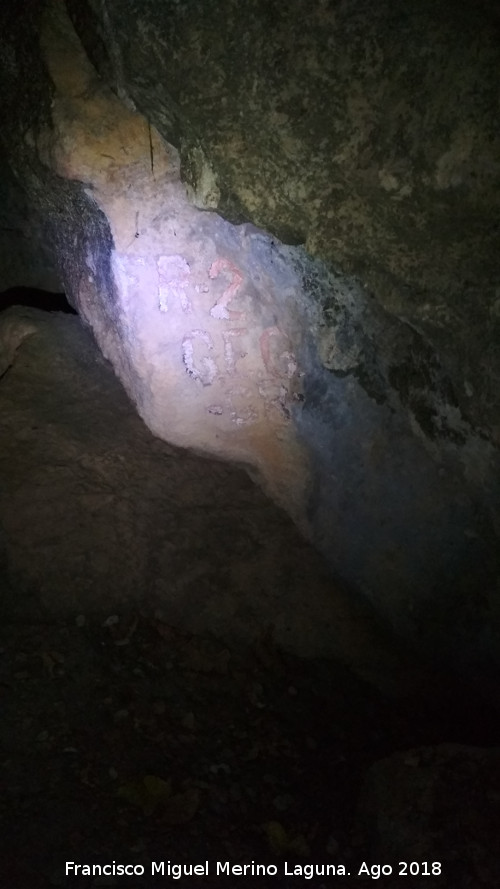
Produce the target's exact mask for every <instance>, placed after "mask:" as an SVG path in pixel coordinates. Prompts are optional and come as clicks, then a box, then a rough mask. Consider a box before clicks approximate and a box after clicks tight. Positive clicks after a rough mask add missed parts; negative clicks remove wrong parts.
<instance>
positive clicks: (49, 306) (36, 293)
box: [0, 287, 78, 315]
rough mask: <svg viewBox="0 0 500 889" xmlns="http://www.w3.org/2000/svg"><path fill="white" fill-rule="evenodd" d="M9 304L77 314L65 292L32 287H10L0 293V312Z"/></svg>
mask: <svg viewBox="0 0 500 889" xmlns="http://www.w3.org/2000/svg"><path fill="white" fill-rule="evenodd" d="M10 306H29V307H30V308H32V309H42V310H43V311H44V312H64V313H65V314H66V315H77V314H78V312H76V311H75V309H74V308H73V306H71V305H70V304H69V302H68V300H67V299H66V294H65V293H52V292H50V291H48V290H36V289H34V288H32V287H11V288H9V290H4V291H3V292H2V293H0V312H3V311H4V309H8V308H9V307H10Z"/></svg>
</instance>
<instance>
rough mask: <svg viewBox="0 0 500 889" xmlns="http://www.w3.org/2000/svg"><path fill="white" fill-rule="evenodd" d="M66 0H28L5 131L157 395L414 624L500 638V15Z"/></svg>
mask: <svg viewBox="0 0 500 889" xmlns="http://www.w3.org/2000/svg"><path fill="white" fill-rule="evenodd" d="M67 11H68V13H69V15H70V17H71V20H72V22H73V26H74V28H75V29H76V31H74V30H73V27H72V25H71V22H70V18H69V17H68V15H67V14H66V12H65V7H64V5H63V4H55V3H54V4H53V3H48V4H45V3H42V2H33V3H31V4H29V5H28V6H27V8H26V14H25V16H24V17H19V16H16V15H15V14H13V13H12V11H11V13H9V11H8V10H5V9H3V10H2V36H1V37H0V62H1V66H2V78H3V80H4V84H5V86H6V89H5V90H4V93H3V100H2V101H3V109H2V113H3V120H4V122H5V125H4V128H3V130H2V143H3V151H4V153H5V156H6V158H7V160H8V167H9V172H8V177H9V179H10V180H13V181H15V183H16V186H15V188H16V189H19V190H21V192H22V194H23V195H24V200H25V203H26V206H27V207H29V208H30V211H29V212H30V214H31V215H32V217H33V219H36V220H38V221H37V230H38V231H43V240H42V244H43V251H44V255H45V256H46V257H47V269H48V268H49V267H53V268H55V269H56V275H57V278H58V280H60V281H61V283H62V284H63V286H64V289H65V291H66V293H67V294H68V298H69V299H70V301H71V303H72V304H73V305H74V306H75V307H76V308H78V310H79V312H80V315H81V317H82V318H83V319H84V321H85V322H86V323H87V324H88V325H89V326H90V327H91V328H92V330H93V331H94V335H95V337H96V339H97V342H98V344H99V346H100V348H101V351H102V352H103V354H104V355H105V356H106V357H107V358H109V360H110V361H111V362H112V364H113V367H114V369H115V371H116V373H117V374H118V376H119V377H120V379H121V380H122V382H123V384H124V386H125V388H126V389H127V391H128V393H129V395H130V397H131V398H132V400H133V401H134V402H135V404H136V406H137V408H138V410H139V413H140V414H141V416H142V417H143V418H144V420H145V421H146V423H147V424H148V425H149V427H150V428H151V429H152V430H153V431H154V432H155V433H156V434H157V435H159V436H160V437H162V438H164V439H166V440H168V441H170V442H173V443H176V444H181V445H183V446H185V447H189V448H191V449H194V450H197V451H199V452H201V453H210V454H212V455H215V456H218V457H221V458H223V459H230V460H232V461H236V462H239V463H241V464H242V465H245V466H246V467H247V468H248V470H249V471H250V472H251V473H252V474H253V475H254V477H256V478H258V480H259V481H260V483H261V484H262V485H263V486H264V487H265V489H266V490H267V491H268V492H269V493H270V494H271V496H272V497H273V498H274V499H275V500H277V501H278V502H279V503H280V504H281V505H282V506H284V507H285V508H286V509H287V511H288V512H290V514H292V516H293V517H294V519H295V521H296V522H297V524H298V525H299V526H300V527H301V528H302V530H303V531H304V533H305V534H306V535H308V536H309V537H310V538H311V539H312V540H313V541H314V542H315V543H316V545H317V546H318V548H319V549H320V550H321V551H322V552H323V553H324V554H325V555H326V556H327V558H328V559H329V560H330V563H331V565H332V568H333V570H334V571H335V572H336V573H337V574H339V575H340V576H341V577H342V578H343V579H344V580H345V581H346V582H347V583H348V584H349V585H351V586H352V588H353V589H356V590H361V591H362V592H363V594H364V595H365V596H366V597H368V598H369V599H370V600H371V601H372V602H373V603H374V604H375V606H376V608H377V610H378V611H379V612H382V613H383V615H384V617H385V618H386V619H387V620H388V621H389V622H390V623H391V624H392V625H393V626H394V627H396V628H397V629H398V631H399V632H402V633H404V634H406V635H407V636H408V638H411V639H412V640H413V641H414V642H417V643H418V644H423V645H424V646H425V647H426V648H427V650H429V651H433V652H435V653H436V652H439V653H440V656H442V657H443V658H446V659H449V658H451V659H452V660H453V661H454V662H455V663H465V664H466V665H467V667H468V668H473V667H474V666H477V665H478V664H480V663H482V662H483V660H486V661H488V662H489V661H490V660H491V659H496V657H497V655H496V650H497V648H496V646H497V642H498V630H499V626H498V618H499V613H498V573H499V570H498V557H497V549H498V529H499V521H498V503H499V496H498V495H499V486H498V440H499V428H500V426H499V419H498V391H499V390H498V387H497V386H496V385H495V383H496V381H497V379H498V376H497V374H498V346H497V341H498V326H499V321H500V313H499V312H498V305H497V304H498V291H497V290H496V289H495V288H496V287H498V265H499V264H498V259H497V253H496V251H495V247H496V238H497V224H498V196H499V190H498V163H497V159H496V158H497V155H498V152H497V148H498V134H497V132H496V129H495V127H496V124H495V118H494V115H493V103H494V89H495V86H494V84H495V82H496V81H495V71H496V66H497V62H498V57H497V48H496V45H495V43H494V40H493V39H492V33H493V31H492V30H491V29H493V26H494V22H493V21H490V19H489V18H488V15H487V14H485V16H483V17H481V16H478V15H477V14H476V13H474V12H470V13H462V12H460V14H459V15H458V16H457V17H456V19H454V20H450V14H449V12H447V9H446V7H445V6H444V5H442V4H441V5H439V4H437V5H436V4H433V5H432V6H431V4H426V3H422V4H420V5H419V7H418V10H415V11H414V12H413V13H411V14H410V13H409V12H408V11H398V12H395V11H394V10H393V9H392V7H391V6H390V5H389V4H378V5H377V7H376V9H374V8H373V7H372V6H371V5H368V4H355V5H351V6H349V5H348V4H344V3H339V4H328V3H325V2H319V0H318V2H317V3H315V4H312V5H311V4H307V8H306V5H304V4H302V3H300V2H296V3H294V4H291V5H289V6H287V7H281V6H280V5H279V4H277V3H274V2H272V3H252V4H246V5H245V6H244V7H243V8H242V7H241V5H239V6H237V5H236V4H235V3H233V2H232V0H225V2H224V3H218V4H217V6H216V7H214V5H213V4H212V3H195V4H193V3H191V4H189V5H187V4H183V3H174V2H163V3H159V2H148V3H141V4H140V5H138V4H136V3H134V2H132V0H120V2H115V3H113V4H112V5H111V4H110V5H108V4H104V3H100V2H91V0H88V2H83V3H80V2H79V3H76V2H72V0H69V2H68V3H67ZM485 13H487V9H486V8H485ZM468 15H470V16H471V19H470V21H469V22H468V20H467V16H468ZM463 16H465V18H462V17H463ZM465 25H468V26H467V27H465ZM396 38H397V39H396ZM80 41H81V42H80ZM82 47H83V48H82ZM84 50H85V51H84ZM89 60H90V61H89ZM94 66H95V67H94ZM26 70H29V71H30V72H32V74H33V76H32V77H30V78H29V80H26V79H25V78H24V75H23V72H24V71H26ZM20 83H22V84H23V90H22V96H21V97H19V84H20ZM495 152H496V154H495ZM4 182H5V183H6V184H5V186H4V190H5V191H6V193H8V194H9V195H12V194H14V191H13V190H12V189H11V188H10V186H9V185H8V178H7V175H6V176H4ZM12 203H13V201H12V200H11V204H12ZM14 203H15V201H14ZM257 226H258V227H257ZM35 247H36V245H35V239H34V240H33V255H35V254H36V255H37V256H38V255H39V254H38V248H37V249H35ZM5 265H6V260H4V262H3V264H2V265H1V269H2V275H3V274H4V271H3V269H4V267H5ZM5 274H6V272H5ZM16 283H26V282H25V281H16ZM6 286H7V285H6Z"/></svg>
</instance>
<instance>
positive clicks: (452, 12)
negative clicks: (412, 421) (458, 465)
mask: <svg viewBox="0 0 500 889" xmlns="http://www.w3.org/2000/svg"><path fill="white" fill-rule="evenodd" d="M68 5H69V9H70V12H71V14H72V16H73V19H74V21H75V23H76V25H77V28H78V30H79V33H80V34H81V36H82V39H83V42H84V44H85V47H86V49H87V51H88V53H89V55H90V56H91V58H92V59H93V61H95V63H96V64H97V66H98V68H99V70H100V71H102V73H103V75H104V76H105V77H106V79H107V80H108V81H109V82H110V83H112V84H113V86H114V87H115V89H116V90H117V91H118V94H119V95H121V96H122V97H124V98H125V99H127V100H128V101H129V102H131V103H134V104H136V105H137V107H138V108H139V109H141V111H142V112H143V113H144V114H145V115H146V116H147V117H148V119H149V120H150V121H151V122H152V123H154V124H155V126H156V127H157V128H158V130H159V132H160V133H161V134H162V135H163V136H164V137H165V138H166V139H167V140H168V141H169V142H172V143H173V144H175V145H176V146H177V147H178V148H179V149H180V151H181V159H182V169H183V177H184V178H185V180H186V181H187V182H188V184H189V185H190V187H191V192H192V194H193V195H194V196H195V200H196V201H197V203H198V204H199V205H200V206H206V207H207V206H208V207H210V208H215V207H218V208H219V210H220V212H221V213H222V214H224V215H228V214H229V216H230V217H231V218H233V219H235V220H241V219H245V218H246V219H250V220H251V221H252V222H254V223H255V224H256V225H260V226H263V227H265V228H267V229H269V230H270V231H272V232H274V233H275V234H277V235H278V236H280V237H282V238H283V239H284V240H285V241H290V240H291V241H292V242H295V243H297V242H299V243H304V244H305V245H306V248H307V250H308V251H309V252H310V253H312V254H313V255H316V256H318V257H321V258H324V259H327V260H330V261H332V262H333V263H334V264H337V265H340V266H341V268H342V270H343V271H344V272H348V271H352V272H354V273H356V274H357V275H359V276H360V277H361V278H362V280H363V283H365V284H366V285H367V286H368V287H370V289H372V291H373V292H374V293H375V294H376V297H377V299H378V300H379V302H380V303H381V304H382V305H383V306H384V307H385V308H387V309H388V310H389V311H391V312H393V313H394V314H396V315H397V316H403V317H404V318H405V319H407V320H408V321H409V322H410V323H412V324H414V325H416V326H418V328H419V329H420V330H422V331H423V332H424V333H425V335H426V336H427V337H428V338H429V339H430V341H431V342H432V343H433V344H434V345H435V346H436V347H437V348H438V350H439V351H440V352H441V353H442V355H443V358H444V360H445V362H446V363H447V364H448V365H449V368H450V372H451V373H452V375H453V377H454V379H455V382H456V398H457V399H458V401H459V403H460V405H461V406H462V409H464V410H467V412H468V413H470V414H471V415H472V416H473V417H474V419H475V422H476V423H478V424H480V425H481V426H483V425H484V426H485V427H486V430H487V431H490V433H491V432H492V431H493V433H494V434H495V435H498V407H499V401H498V392H499V386H498V381H499V379H500V377H499V374H500V363H499V362H500V359H499V353H498V347H497V343H498V334H499V326H498V325H499V320H500V319H499V304H498V299H499V291H498V290H497V288H498V287H499V286H500V275H499V265H498V259H497V256H498V248H499V228H498V224H499V212H500V162H499V157H500V135H499V129H498V104H497V103H498V89H497V86H498V69H499V67H500V51H499V47H500V41H499V40H498V36H499V34H498V32H499V22H498V18H497V16H496V14H495V12H494V10H493V8H492V7H491V8H490V7H489V6H488V5H487V4H481V5H480V6H479V7H478V6H472V7H471V6H470V5H469V6H467V5H465V4H460V5H459V8H458V9H457V5H456V4H455V3H450V2H446V0H437V2H428V0H421V2H419V3H418V4H417V5H416V6H414V7H413V8H412V9H409V8H407V7H402V6H399V5H397V6H395V5H394V3H393V2H391V0H382V2H378V3H377V4H373V3H371V2H368V0H363V2H361V3H359V2H358V3H355V4H351V3H347V2H346V3H332V2H324V0H315V2H313V3H311V2H309V0H294V2H292V3H289V4H287V5H283V3H281V2H280V0H259V2H254V3H250V4H245V8H244V10H242V4H241V3H240V2H238V0H223V2H219V0H217V2H210V0H208V2H207V0H198V2H194V3H192V2H191V3H182V2H180V3H179V2H175V0H165V2H161V3H157V2H145V3H142V2H141V3H138V2H137V0H120V2H115V3H113V4H111V5H110V6H109V8H108V6H104V5H102V4H101V3H99V2H96V0H87V2H80V0H69V4H68ZM465 381H467V384H468V385H467V386H466V387H465V388H464V383H465ZM492 426H493V427H495V428H494V429H492V428H491V427H492Z"/></svg>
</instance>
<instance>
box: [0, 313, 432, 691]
mask: <svg viewBox="0 0 500 889" xmlns="http://www.w3.org/2000/svg"><path fill="white" fill-rule="evenodd" d="M7 343H8V344H10V348H11V352H12V348H13V344H14V343H15V344H17V351H16V353H15V354H12V357H11V362H10V366H9V369H8V370H7V371H6V372H5V373H4V375H3V376H2V378H1V379H0V415H1V417H2V450H1V452H0V489H1V491H2V497H1V499H0V528H1V531H0V585H1V588H2V601H1V603H0V609H1V612H0V613H1V615H2V620H3V621H4V622H5V621H10V620H12V619H14V620H15V619H16V616H17V615H18V614H19V615H21V614H23V615H24V619H25V620H28V617H27V615H28V616H30V617H29V619H32V620H37V619H39V618H40V616H41V615H43V614H48V615H51V616H52V617H57V616H58V615H62V616H65V615H69V614H73V615H74V614H77V613H83V614H86V615H88V616H89V615H94V616H97V617H102V619H104V618H105V617H108V616H109V614H110V613H113V611H114V610H115V609H116V610H118V611H120V610H127V609H128V610H132V611H134V610H136V609H144V612H145V613H146V614H148V615H152V614H154V613H156V614H157V616H160V617H162V619H163V620H164V621H165V622H166V623H168V624H173V625H174V626H177V627H179V628H181V629H184V630H189V631H191V632H198V633H213V634H216V635H218V636H219V637H222V638H225V639H226V640H230V641H232V643H233V644H234V643H237V644H239V643H243V644H249V643H251V642H255V641H256V640H257V639H259V638H260V637H262V636H264V635H265V634H266V633H269V634H270V635H271V636H272V637H273V639H274V640H275V642H276V643H277V644H278V645H280V646H282V647H283V648H285V649H287V650H289V651H293V652H295V653H296V654H298V655H300V656H309V657H311V656H313V655H314V656H323V657H325V656H329V657H334V656H337V657H339V658H340V660H342V661H343V662H344V663H346V664H350V665H351V666H352V667H353V669H355V670H357V671H358V672H359V673H360V674H361V675H362V676H366V677H369V678H370V680H371V681H372V682H374V683H379V685H380V687H382V688H383V689H384V691H386V692H388V693H404V692H405V691H408V690H409V689H410V688H411V685H412V683H413V682H414V680H416V679H417V674H418V671H416V670H414V666H413V665H412V664H411V660H410V659H407V658H406V656H402V655H400V654H398V653H397V652H396V651H395V650H394V649H393V646H392V644H391V640H390V638H389V637H387V636H386V634H385V633H384V632H383V631H382V630H381V629H380V627H379V625H378V622H377V620H376V619H375V617H374V614H373V612H372V611H371V610H370V609H369V608H366V607H363V605H362V603H360V602H359V601H357V600H356V599H354V598H352V597H351V596H350V595H349V594H348V593H347V592H346V591H345V590H343V589H342V588H341V587H340V586H339V584H338V583H335V582H334V581H333V579H332V577H331V576H330V574H329V572H328V570H327V566H326V563H325V562H324V561H323V560H322V559H321V558H320V557H319V556H318V554H317V552H316V551H315V550H314V549H313V548H312V547H311V546H310V545H308V544H307V543H306V542H305V541H304V540H303V538H302V537H301V536H300V535H299V533H298V531H297V530H296V528H295V527H294V525H293V524H292V522H291V520H290V519H289V518H288V517H287V516H286V515H285V514H284V513H283V512H282V511H281V510H279V509H278V508H277V507H276V506H275V504H273V503H272V502H271V501H270V500H269V499H267V498H266V497H265V496H264V494H263V493H262V492H261V491H260V490H259V488H258V487H257V486H255V485H253V484H252V483H251V482H250V480H249V479H248V477H247V475H246V474H245V473H244V472H243V471H241V470H239V469H237V468H235V467H231V466H227V465H224V464H223V463H222V462H221V461H213V460H203V459H201V458H199V457H196V456H193V455H190V454H188V453H186V452H185V451H181V450H178V449H174V448H172V447H170V446H168V445H166V444H165V443H164V442H162V441H160V440H159V439H158V438H156V437H155V436H153V435H152V434H151V433H150V432H149V430H148V429H147V428H146V427H145V425H144V424H143V423H142V422H141V420H140V419H139V418H138V417H137V415H136V413H135V412H134V410H133V408H132V405H131V404H130V402H129V401H128V399H127V398H126V396H125V393H124V392H123V390H122V388H121V386H120V384H119V383H118V381H117V380H116V377H115V376H114V375H113V373H112V370H111V368H110V366H109V365H108V364H107V362H105V361H104V360H103V358H102V356H101V355H100V353H99V351H98V349H97V346H96V344H95V342H94V341H93V339H92V337H91V336H90V335H89V333H88V331H86V330H85V329H84V327H83V326H82V324H81V322H80V320H79V319H78V318H69V317H67V316H60V317H54V316H48V315H46V314H44V313H43V312H40V311H37V310H33V309H19V308H15V309H9V310H7V311H6V312H4V313H2V314H0V361H1V360H2V356H3V354H4V352H3V350H4V349H5V346H6V344H7ZM1 366H2V365H1V364H0V368H1Z"/></svg>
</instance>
